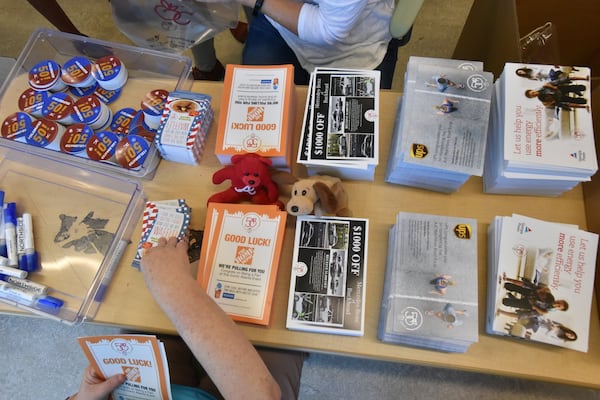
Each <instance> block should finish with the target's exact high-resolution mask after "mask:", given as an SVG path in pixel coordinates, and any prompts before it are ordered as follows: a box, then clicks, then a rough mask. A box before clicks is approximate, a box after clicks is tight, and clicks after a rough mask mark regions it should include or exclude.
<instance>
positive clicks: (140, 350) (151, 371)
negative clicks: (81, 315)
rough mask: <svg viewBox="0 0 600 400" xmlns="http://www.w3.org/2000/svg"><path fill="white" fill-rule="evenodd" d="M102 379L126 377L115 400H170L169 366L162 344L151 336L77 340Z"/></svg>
mask: <svg viewBox="0 0 600 400" xmlns="http://www.w3.org/2000/svg"><path fill="white" fill-rule="evenodd" d="M77 340H78V341H79V344H80V345H81V348H82V349H83V352H84V353H85V355H86V357H87V358H88V360H89V362H90V364H91V365H92V366H93V367H94V369H95V370H96V372H98V374H100V375H101V376H102V377H103V378H104V379H107V378H109V377H111V376H113V375H115V374H125V375H126V376H127V380H126V381H125V383H123V384H122V385H121V386H119V387H118V388H117V389H115V390H114V391H113V393H112V395H113V398H115V399H121V398H124V399H133V398H135V399H139V400H171V389H170V387H171V384H170V378H169V367H168V364H167V358H166V355H165V350H164V347H163V344H162V342H160V341H159V340H158V339H157V338H156V336H152V335H109V336H88V337H81V338H78V339H77Z"/></svg>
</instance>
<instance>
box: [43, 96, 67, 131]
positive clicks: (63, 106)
mask: <svg viewBox="0 0 600 400" xmlns="http://www.w3.org/2000/svg"><path fill="white" fill-rule="evenodd" d="M73 103H74V102H73V98H72V97H71V96H69V95H68V94H67V93H65V92H57V93H49V94H48V96H47V97H46V98H45V99H44V105H43V107H42V117H43V118H46V119H49V120H52V121H56V122H60V123H61V124H72V123H73V117H72V114H73Z"/></svg>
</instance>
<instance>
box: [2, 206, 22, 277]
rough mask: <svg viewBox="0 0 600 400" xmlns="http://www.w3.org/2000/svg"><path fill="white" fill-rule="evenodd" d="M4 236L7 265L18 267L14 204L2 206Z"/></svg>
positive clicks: (15, 208) (15, 210)
mask: <svg viewBox="0 0 600 400" xmlns="http://www.w3.org/2000/svg"><path fill="white" fill-rule="evenodd" d="M4 234H5V235H6V253H7V254H6V256H7V257H8V265H9V266H11V267H13V266H16V265H19V257H18V255H17V205H16V204H15V203H7V204H6V205H5V206H4Z"/></svg>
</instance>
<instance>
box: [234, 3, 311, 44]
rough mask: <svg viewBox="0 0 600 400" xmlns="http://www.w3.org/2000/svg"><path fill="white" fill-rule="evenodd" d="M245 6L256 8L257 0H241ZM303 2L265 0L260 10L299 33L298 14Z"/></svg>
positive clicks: (291, 30)
mask: <svg viewBox="0 0 600 400" xmlns="http://www.w3.org/2000/svg"><path fill="white" fill-rule="evenodd" d="M239 3H240V4H241V5H243V6H246V7H250V8H251V9H254V5H255V4H256V0H239ZM302 5H303V3H300V2H297V1H294V0H264V1H263V5H262V7H261V9H260V12H261V13H263V14H265V15H268V16H269V17H271V18H273V19H274V20H275V21H277V22H279V23H280V24H281V25H283V26H284V27H285V28H287V29H288V30H289V31H290V32H292V33H294V34H296V35H297V34H298V16H299V15H300V9H301V8H302Z"/></svg>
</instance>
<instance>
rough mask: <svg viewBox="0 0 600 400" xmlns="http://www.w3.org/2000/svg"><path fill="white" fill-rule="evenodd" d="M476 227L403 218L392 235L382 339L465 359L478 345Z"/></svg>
mask: <svg viewBox="0 0 600 400" xmlns="http://www.w3.org/2000/svg"><path fill="white" fill-rule="evenodd" d="M477 310H478V300H477V221H476V220H474V219H471V218H458V217H446V216H437V215H426V214H414V213H404V212H401V213H399V214H398V216H397V219H396V224H395V225H394V226H393V227H392V228H391V229H390V232H389V244H388V258H387V265H386V272H385V283H384V288H383V297H382V301H381V313H380V316H379V331H378V337H379V339H380V340H382V341H384V342H388V343H396V344H402V345H407V346H414V347H423V348H428V349H433V350H439V351H446V352H457V353H464V352H466V351H467V349H468V348H469V346H470V345H471V344H473V343H475V342H477V340H478V338H479V336H478V323H477V317H478V314H477Z"/></svg>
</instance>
